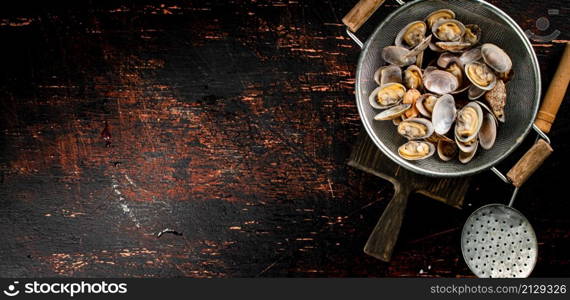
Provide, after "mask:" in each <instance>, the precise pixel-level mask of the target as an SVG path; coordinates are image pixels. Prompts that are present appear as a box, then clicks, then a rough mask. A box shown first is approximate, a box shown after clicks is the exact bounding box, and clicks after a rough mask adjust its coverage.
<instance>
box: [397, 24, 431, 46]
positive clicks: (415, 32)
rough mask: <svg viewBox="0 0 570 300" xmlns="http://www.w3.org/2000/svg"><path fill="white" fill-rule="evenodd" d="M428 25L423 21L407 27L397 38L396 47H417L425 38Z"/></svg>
mask: <svg viewBox="0 0 570 300" xmlns="http://www.w3.org/2000/svg"><path fill="white" fill-rule="evenodd" d="M426 32H427V25H426V23H424V22H423V21H415V22H411V23H410V24H408V25H406V27H404V28H403V29H402V30H400V32H399V33H398V35H397V36H396V42H395V44H396V46H401V47H410V48H411V47H415V46H417V45H418V44H419V43H421V41H422V40H423V39H424V38H425V36H426Z"/></svg>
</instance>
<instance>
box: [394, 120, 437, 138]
mask: <svg viewBox="0 0 570 300" xmlns="http://www.w3.org/2000/svg"><path fill="white" fill-rule="evenodd" d="M433 132H434V129H433V125H432V123H431V122H430V121H429V120H428V119H423V118H411V119H407V120H404V121H402V122H401V123H400V124H399V125H398V133H399V134H400V135H401V136H403V137H405V138H407V139H408V140H421V139H425V138H428V137H430V136H431V135H432V134H433Z"/></svg>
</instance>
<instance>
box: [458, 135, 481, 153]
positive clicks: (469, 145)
mask: <svg viewBox="0 0 570 300" xmlns="http://www.w3.org/2000/svg"><path fill="white" fill-rule="evenodd" d="M455 143H456V144H457V147H458V148H459V150H461V152H465V153H471V152H473V151H475V150H477V147H478V146H477V145H479V140H477V137H474V138H473V139H472V140H469V141H466V142H462V141H460V140H459V139H458V137H457V136H455Z"/></svg>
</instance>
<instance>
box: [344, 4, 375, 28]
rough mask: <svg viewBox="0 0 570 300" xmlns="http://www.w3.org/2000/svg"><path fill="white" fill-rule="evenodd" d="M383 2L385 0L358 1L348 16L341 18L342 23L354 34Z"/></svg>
mask: <svg viewBox="0 0 570 300" xmlns="http://www.w3.org/2000/svg"><path fill="white" fill-rule="evenodd" d="M384 1H386V0H360V1H358V3H356V5H355V6H354V7H353V8H352V9H351V10H350V11H349V12H348V14H346V16H344V18H342V22H343V23H344V25H346V26H347V27H348V29H350V31H352V32H356V31H357V30H358V29H359V28H360V27H361V26H362V25H363V24H364V23H366V20H368V18H370V16H372V14H373V13H374V12H375V11H376V10H377V9H378V7H380V5H382V3H384Z"/></svg>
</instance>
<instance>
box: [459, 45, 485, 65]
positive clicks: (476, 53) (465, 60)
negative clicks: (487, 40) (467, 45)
mask: <svg viewBox="0 0 570 300" xmlns="http://www.w3.org/2000/svg"><path fill="white" fill-rule="evenodd" d="M481 58H482V56H481V48H473V49H469V50H467V51H465V52H463V54H461V56H460V57H459V61H460V62H461V65H462V66H465V65H467V64H469V63H472V62H476V61H479V60H480V59H481Z"/></svg>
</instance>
